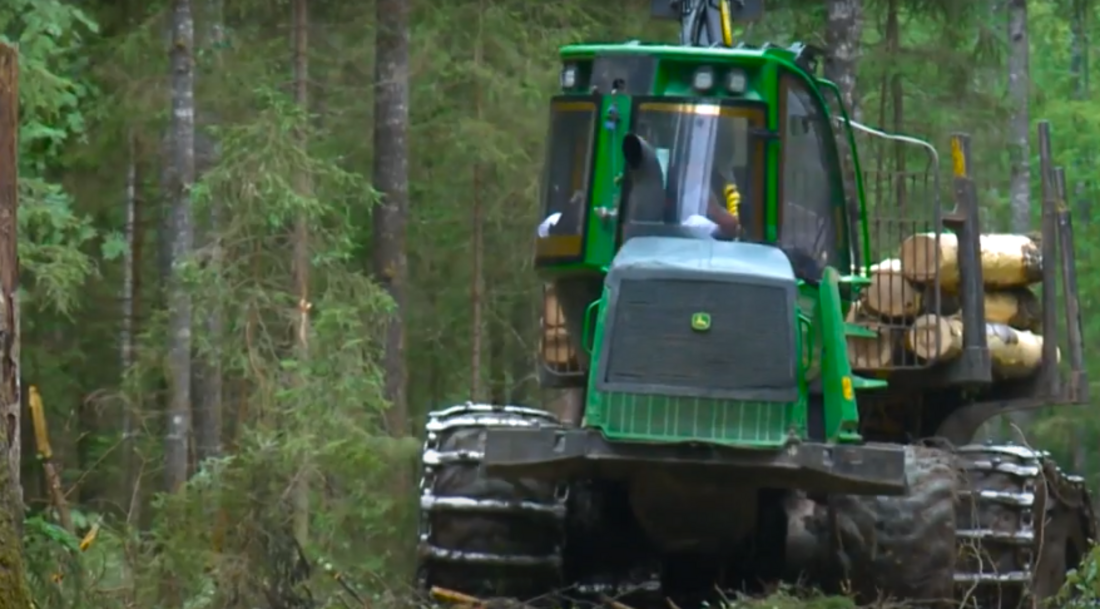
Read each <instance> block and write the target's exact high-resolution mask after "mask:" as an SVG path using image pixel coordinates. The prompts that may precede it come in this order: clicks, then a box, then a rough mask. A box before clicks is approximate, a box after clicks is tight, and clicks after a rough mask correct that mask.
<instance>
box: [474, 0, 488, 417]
mask: <svg viewBox="0 0 1100 609" xmlns="http://www.w3.org/2000/svg"><path fill="white" fill-rule="evenodd" d="M483 11H484V6H483V5H482V3H481V2H479V3H478V7H477V37H476V38H475V39H474V69H475V70H478V69H480V66H481V47H482V40H481V38H482V29H483V25H482V23H483V21H484V15H483ZM479 84H480V83H477V82H475V83H474V114H475V115H477V120H478V121H481V120H482V109H481V87H480V86H479ZM481 169H482V168H481V163H480V161H479V159H477V158H474V167H473V171H474V176H473V177H474V181H473V186H474V188H473V190H474V193H473V194H474V197H473V198H474V206H473V207H474V210H473V211H474V213H473V214H472V215H473V237H472V241H473V247H472V249H473V264H472V266H473V268H472V272H471V278H470V306H471V308H472V309H473V311H472V318H473V320H472V323H471V326H472V328H471V331H470V399H471V400H473V401H474V402H480V401H482V400H484V396H482V395H481V386H482V370H481V368H482V366H481V360H482V357H481V355H482V347H481V342H482V341H481V339H482V336H483V335H484V323H483V319H482V318H483V316H484V309H485V268H484V258H485V239H484V230H483V229H484V225H485V218H484V215H485V210H484V208H483V206H482V199H481V194H482V193H481V186H482V184H481Z"/></svg>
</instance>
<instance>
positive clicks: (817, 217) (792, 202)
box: [779, 76, 844, 279]
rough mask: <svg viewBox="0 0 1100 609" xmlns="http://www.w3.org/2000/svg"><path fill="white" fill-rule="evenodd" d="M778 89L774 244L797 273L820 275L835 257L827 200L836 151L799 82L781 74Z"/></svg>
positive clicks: (833, 219)
mask: <svg viewBox="0 0 1100 609" xmlns="http://www.w3.org/2000/svg"><path fill="white" fill-rule="evenodd" d="M780 94H781V96H782V98H783V102H784V105H783V117H782V120H783V133H782V137H783V140H782V151H783V152H782V154H783V165H782V167H783V175H782V181H783V183H782V188H781V190H780V193H781V199H780V201H779V203H780V205H781V206H782V209H781V211H780V221H781V223H780V227H779V246H780V247H781V248H783V249H784V251H786V252H787V255H788V256H789V257H790V258H791V262H792V264H793V265H794V267H795V271H796V272H799V271H801V272H799V275H811V274H816V275H817V276H820V274H821V272H822V271H823V270H824V268H825V266H826V265H831V266H836V265H837V264H838V262H839V261H838V260H837V249H838V237H839V233H838V228H839V227H838V226H837V212H836V207H835V206H834V201H833V199H834V195H835V193H836V192H837V188H838V187H839V186H840V183H839V182H838V181H837V180H838V178H839V176H837V175H836V172H835V171H834V166H835V159H836V151H835V150H834V148H833V146H832V135H831V131H830V129H829V123H828V119H827V117H826V115H825V113H824V111H823V110H822V108H821V106H820V104H819V102H818V100H817V99H816V98H815V97H814V96H813V94H812V93H811V92H810V91H809V90H808V88H807V86H806V85H805V83H803V82H802V81H801V80H799V79H797V78H795V77H793V76H785V77H783V79H782V81H781V84H780ZM841 270H842V271H843V270H844V269H841ZM803 278H805V279H808V278H809V277H803Z"/></svg>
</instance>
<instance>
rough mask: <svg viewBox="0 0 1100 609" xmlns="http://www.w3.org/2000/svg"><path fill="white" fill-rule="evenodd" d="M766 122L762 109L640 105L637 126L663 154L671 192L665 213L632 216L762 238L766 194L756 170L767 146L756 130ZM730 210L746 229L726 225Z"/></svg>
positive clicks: (714, 233)
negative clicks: (754, 135) (733, 230)
mask: <svg viewBox="0 0 1100 609" xmlns="http://www.w3.org/2000/svg"><path fill="white" fill-rule="evenodd" d="M762 120H763V112H762V111H761V110H759V109H757V108H750V107H744V106H740V107H739V106H731V105H718V104H713V103H669V102H641V103H639V104H638V105H637V106H636V108H635V110H634V128H633V130H634V132H635V133H637V134H638V135H639V136H641V137H642V138H643V139H644V140H645V141H646V142H647V143H648V144H649V145H650V146H651V147H652V148H653V149H654V152H655V153H656V155H657V160H658V162H659V163H660V164H661V169H662V172H663V174H664V188H665V192H664V194H665V197H664V209H663V210H661V217H660V218H656V217H653V213H654V210H630V212H629V214H630V217H631V219H632V220H633V221H636V222H654V221H657V222H662V223H665V224H673V223H678V224H680V225H682V226H688V227H695V228H697V229H698V231H699V232H700V236H705V235H703V234H702V233H708V234H709V235H710V236H714V237H719V238H722V237H725V238H738V237H739V238H744V239H750V240H760V239H761V237H762V234H761V233H762V230H761V224H762V220H763V217H762V205H763V199H762V194H763V193H762V192H761V186H760V185H759V184H757V183H755V182H756V173H755V172H757V171H758V170H759V169H762V167H760V163H762V160H760V157H761V156H762V154H763V149H762V146H760V148H759V149H757V148H756V146H757V145H758V144H759V143H758V142H755V141H754V140H753V139H752V138H751V136H750V134H751V131H752V129H753V128H754V127H756V126H758V125H759V123H760V122H762ZM729 215H735V216H736V217H737V220H738V222H737V224H739V225H740V227H741V228H740V229H739V231H738V232H739V233H740V234H737V235H732V234H730V232H731V231H729V230H725V229H726V228H727V227H728V226H729V225H728V223H727V222H723V216H729ZM643 216H647V217H643Z"/></svg>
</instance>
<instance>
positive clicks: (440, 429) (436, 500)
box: [417, 402, 568, 590]
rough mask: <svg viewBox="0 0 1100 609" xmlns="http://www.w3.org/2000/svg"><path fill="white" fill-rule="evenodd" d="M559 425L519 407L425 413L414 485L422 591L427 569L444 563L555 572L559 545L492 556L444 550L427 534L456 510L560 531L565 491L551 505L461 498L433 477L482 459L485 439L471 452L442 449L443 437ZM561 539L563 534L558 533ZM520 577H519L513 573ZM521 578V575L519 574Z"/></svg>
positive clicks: (470, 405) (562, 488)
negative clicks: (543, 522) (535, 521)
mask: <svg viewBox="0 0 1100 609" xmlns="http://www.w3.org/2000/svg"><path fill="white" fill-rule="evenodd" d="M558 425H560V422H559V421H558V419H557V418H556V417H555V416H554V415H553V414H551V413H549V412H546V411H543V410H537V409H534V408H524V407H519V406H495V405H489V404H474V403H470V402H467V403H466V404H463V405H459V406H454V407H451V408H447V409H445V410H440V411H435V412H431V413H429V414H428V420H427V423H426V425H425V434H424V437H425V439H424V445H423V448H422V453H421V454H422V469H421V478H420V484H419V491H420V492H419V495H420V521H419V531H418V544H417V553H418V558H419V563H420V569H419V573H418V577H417V579H418V581H417V583H418V586H419V587H420V588H421V589H422V590H423V589H427V588H428V587H430V586H431V585H432V581H431V580H432V577H431V573H432V570H433V569H435V568H440V567H442V568H446V565H452V566H460V567H482V568H487V569H494V570H501V576H502V577H507V576H508V575H507V574H508V573H509V572H514V571H516V570H526V569H539V570H557V571H559V572H560V569H561V563H562V548H561V546H560V544H559V545H558V546H557V547H556V548H555V549H554V551H553V552H551V553H550V554H547V555H513V554H505V553H497V552H469V551H462V550H458V549H453V548H447V547H444V546H443V545H442V544H440V543H439V541H438V540H437V539H436V536H435V534H434V532H433V530H432V521H433V518H434V517H435V516H437V515H439V514H443V513H448V512H449V513H455V512H461V513H463V515H472V516H477V517H482V518H492V517H493V515H512V514H524V515H528V516H530V517H532V518H546V519H549V520H550V521H552V522H553V525H552V526H554V527H557V528H558V529H559V530H561V529H562V528H563V527H564V524H565V516H566V501H567V500H568V487H567V486H565V485H561V486H559V487H558V488H557V489H556V492H555V493H554V498H553V502H552V503H540V502H535V501H519V500H507V499H489V498H473V497H461V496H453V495H446V494H437V493H438V491H439V489H438V488H437V478H438V475H439V473H440V471H441V470H442V469H443V468H444V467H446V466H448V465H453V464H468V465H469V466H471V467H477V466H479V465H480V463H481V462H482V460H483V458H484V452H483V451H484V437H483V436H482V437H481V438H480V439H479V441H478V442H479V444H480V446H479V447H478V448H476V449H466V448H463V449H457V450H455V449H447V448H444V446H443V441H444V439H445V438H446V437H447V436H448V435H450V434H453V433H455V432H456V431H459V430H462V429H467V430H468V429H479V428H480V429H490V428H494V427H540V426H555V427H556V426H558ZM562 538H563V539H564V534H562ZM517 575H519V574H517ZM519 576H520V577H522V575H519Z"/></svg>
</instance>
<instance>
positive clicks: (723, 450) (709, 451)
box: [483, 428, 908, 495]
mask: <svg viewBox="0 0 1100 609" xmlns="http://www.w3.org/2000/svg"><path fill="white" fill-rule="evenodd" d="M483 466H484V468H485V470H486V472H487V473H488V474H489V475H493V476H500V477H506V478H511V477H524V478H548V479H558V480H560V479H563V478H585V477H589V476H591V475H594V474H598V475H599V476H600V477H605V478H628V477H630V476H633V475H635V474H636V473H637V472H638V470H652V469H653V468H668V469H671V470H675V471H687V470H689V469H690V470H695V471H696V472H698V471H700V470H705V471H707V472H713V475H715V476H723V477H725V476H729V475H731V474H734V475H737V476H739V477H742V476H744V477H756V478H759V479H760V480H761V481H762V482H764V481H766V484H764V486H768V487H775V488H798V489H803V490H807V491H809V492H821V493H848V494H855V495H902V494H905V493H906V492H907V490H908V489H907V485H906V482H905V447H904V446H901V445H893V444H863V445H840V444H826V443H810V442H800V441H792V442H791V443H789V444H787V445H786V446H784V447H782V448H778V449H763V450H762V449H745V448H735V447H730V446H723V445H718V444H712V443H705V442H681V443H653V442H611V441H609V440H607V438H605V437H604V436H603V434H601V433H600V432H599V430H596V429H562V428H546V429H541V428H513V429H490V430H488V431H487V433H486V437H485V453H484V461H483Z"/></svg>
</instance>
